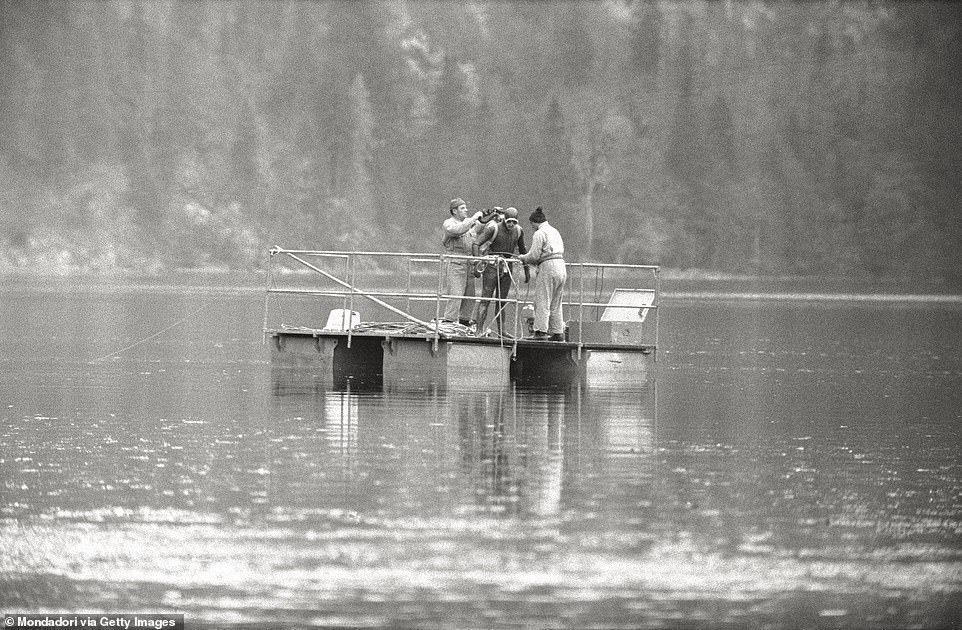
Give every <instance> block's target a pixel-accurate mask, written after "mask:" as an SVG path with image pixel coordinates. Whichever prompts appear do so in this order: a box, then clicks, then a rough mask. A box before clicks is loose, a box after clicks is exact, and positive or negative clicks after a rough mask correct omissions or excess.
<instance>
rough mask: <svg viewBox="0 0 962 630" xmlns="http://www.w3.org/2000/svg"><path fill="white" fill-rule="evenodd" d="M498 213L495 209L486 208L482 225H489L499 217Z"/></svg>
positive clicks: (482, 215) (483, 212)
mask: <svg viewBox="0 0 962 630" xmlns="http://www.w3.org/2000/svg"><path fill="white" fill-rule="evenodd" d="M497 214H498V213H497V211H496V210H494V208H485V209H484V210H483V211H482V213H481V223H487V222H488V221H490V220H491V219H493V218H494V217H495V216H497Z"/></svg>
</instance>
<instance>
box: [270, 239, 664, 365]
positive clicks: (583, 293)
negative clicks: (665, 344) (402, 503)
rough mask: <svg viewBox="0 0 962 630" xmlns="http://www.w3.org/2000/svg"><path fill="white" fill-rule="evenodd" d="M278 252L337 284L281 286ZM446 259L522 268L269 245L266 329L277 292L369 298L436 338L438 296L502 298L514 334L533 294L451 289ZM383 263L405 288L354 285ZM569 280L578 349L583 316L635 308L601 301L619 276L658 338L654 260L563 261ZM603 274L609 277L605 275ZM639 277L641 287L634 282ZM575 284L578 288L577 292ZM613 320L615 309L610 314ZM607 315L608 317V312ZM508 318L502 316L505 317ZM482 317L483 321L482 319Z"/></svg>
mask: <svg viewBox="0 0 962 630" xmlns="http://www.w3.org/2000/svg"><path fill="white" fill-rule="evenodd" d="M277 256H284V257H285V258H286V259H288V260H291V261H293V262H295V263H297V265H298V266H300V267H302V268H305V269H309V270H311V271H313V272H315V273H317V274H319V275H321V276H323V277H325V278H327V279H328V280H330V281H332V282H334V283H335V284H337V285H339V287H340V288H336V289H318V288H298V287H287V288H279V287H277V286H275V280H276V278H275V264H274V259H275V257H277ZM448 260H465V261H469V262H477V261H484V262H486V263H488V264H495V265H500V264H501V263H502V262H508V263H511V262H512V261H513V267H514V268H515V269H520V264H519V263H518V262H517V260H515V259H512V258H503V257H501V256H480V257H477V256H458V255H453V254H430V253H409V252H344V251H316V250H293V249H282V248H279V247H275V248H273V249H271V250H270V259H269V262H268V274H267V275H268V280H267V297H266V302H265V307H264V330H265V333H266V332H267V331H268V313H269V309H270V299H271V296H272V295H275V294H288V295H302V296H318V297H328V298H336V299H339V300H340V304H341V308H342V309H345V310H347V311H349V312H354V310H355V303H356V300H357V299H359V298H363V299H366V300H370V301H372V302H374V303H376V304H378V305H379V306H381V307H383V308H385V309H387V310H389V311H391V312H393V313H395V314H397V315H400V316H401V317H403V318H405V319H406V320H408V321H410V322H413V323H414V324H417V325H419V326H422V327H424V329H425V330H426V331H427V332H428V334H429V335H430V336H433V337H434V338H435V340H437V339H438V338H439V337H440V336H441V335H442V334H443V333H444V332H445V331H444V329H443V325H442V324H441V312H442V304H441V302H442V300H447V299H468V300H474V301H476V302H482V301H484V302H502V303H504V304H511V305H513V306H514V309H513V310H514V318H513V319H514V322H513V335H514V337H515V338H516V339H517V338H518V337H519V333H521V329H522V327H521V308H522V307H523V306H525V305H528V304H532V300H529V299H527V297H528V296H527V293H528V291H525V296H524V297H523V298H522V297H521V296H520V295H519V294H520V289H521V285H520V283H519V282H517V281H515V282H513V283H512V287H513V294H514V295H513V297H512V296H510V295H509V296H504V297H502V298H498V297H496V296H492V297H487V298H486V297H481V296H480V295H475V296H467V297H465V296H461V295H451V294H447V293H445V292H444V286H445V282H444V269H445V266H444V262H445V261H448ZM331 261H334V262H336V263H343V269H342V270H339V271H338V272H337V273H340V274H341V276H340V277H339V276H338V275H337V273H335V272H334V271H331V270H330V269H326V268H324V267H323V266H322V265H325V264H326V263H329V262H331ZM385 264H387V265H389V266H392V267H394V268H395V270H396V271H404V272H405V273H406V276H407V280H406V282H405V283H404V288H403V290H394V291H385V290H370V289H361V288H359V286H358V276H359V274H363V273H364V272H365V270H371V269H383V268H384V266H385ZM566 266H567V270H568V281H567V283H566V286H565V298H566V299H565V301H564V306H565V308H566V309H567V311H566V312H567V313H568V314H569V318H570V317H571V315H572V314H574V313H575V312H577V321H576V322H572V323H576V324H577V325H578V326H579V329H578V337H577V338H578V340H579V341H578V344H579V351H580V346H581V345H582V343H581V340H582V339H583V337H582V335H581V329H580V327H581V325H582V324H583V323H584V322H586V321H587V322H597V321H601V320H603V319H605V317H604V312H605V310H606V309H607V311H608V312H609V313H611V312H612V309H614V312H617V311H618V309H622V310H628V309H632V308H638V307H636V305H634V304H632V303H631V302H632V301H631V300H629V301H628V302H629V303H628V304H613V303H612V301H611V300H607V301H602V300H603V296H606V295H614V294H613V291H614V290H615V288H614V287H615V285H613V284H611V283H612V282H620V283H622V284H627V285H629V286H628V287H619V288H618V289H617V290H618V291H621V292H629V293H643V294H645V295H646V296H647V297H646V298H645V299H644V300H643V305H642V306H641V307H640V308H638V313H639V317H640V319H638V320H637V321H641V322H643V321H644V320H645V316H646V315H647V312H648V311H649V310H652V309H653V310H654V314H655V326H654V343H653V345H655V346H657V343H658V301H659V293H660V290H661V288H660V279H659V275H658V274H659V268H658V267H657V266H654V265H623V264H601V263H567V265H566ZM429 273H434V274H435V275H436V278H435V280H436V281H435V283H434V285H435V289H434V291H430V290H427V289H425V288H423V287H417V286H415V284H414V282H413V280H414V278H415V277H416V276H417V275H419V274H424V275H427V274H429ZM606 275H607V278H606ZM639 283H642V284H644V285H645V286H644V287H641V288H639V287H637V286H634V285H637V284H639ZM575 289H576V292H575ZM388 300H403V301H404V302H405V303H406V308H400V307H398V306H395V305H393V304H391V303H390V302H389V301H388ZM417 303H425V304H431V303H433V306H434V309H433V311H434V313H433V318H432V319H431V320H430V321H427V320H425V319H421V318H419V317H417V316H415V315H414V314H413V311H414V306H415V305H416V304H417ZM614 318H615V319H616V320H617V315H615V316H614ZM609 319H612V318H611V317H609ZM507 320H508V318H505V321H507ZM482 323H483V322H482ZM346 332H347V334H348V343H350V336H351V334H352V333H351V327H350V326H348V327H347V331H346Z"/></svg>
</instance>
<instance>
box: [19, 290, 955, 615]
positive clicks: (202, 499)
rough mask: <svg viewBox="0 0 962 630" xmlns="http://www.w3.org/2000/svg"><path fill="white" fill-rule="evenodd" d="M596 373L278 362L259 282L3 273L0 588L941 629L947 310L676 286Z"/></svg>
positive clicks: (31, 603) (949, 474)
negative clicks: (617, 375) (445, 378)
mask: <svg viewBox="0 0 962 630" xmlns="http://www.w3.org/2000/svg"><path fill="white" fill-rule="evenodd" d="M664 289H665V290H666V299H665V300H664V302H663V306H662V309H661V310H660V312H659V316H660V324H661V335H660V342H659V351H658V362H657V367H656V369H655V370H653V371H652V373H651V374H650V375H649V377H648V378H646V379H643V380H641V381H639V382H637V383H635V384H632V385H629V386H621V387H617V388H610V389H607V388H604V387H587V386H586V385H578V384H573V385H571V386H566V387H543V388H538V387H527V386H524V387H522V386H520V385H513V386H511V387H508V388H505V389H499V390H480V389H479V390H472V391H447V390H445V389H421V390H414V391H407V392H397V391H390V392H388V391H386V390H384V389H383V388H378V387H371V386H368V385H366V384H364V383H357V384H351V383H348V385H347V386H344V387H338V388H329V389H325V388H316V387H304V388H297V387H294V388H290V387H277V384H276V383H275V382H273V379H272V375H271V369H270V364H269V353H268V349H267V346H265V345H264V344H263V335H262V327H263V322H264V310H263V309H264V295H263V291H262V290H261V289H260V288H259V287H258V286H257V283H256V282H252V281H250V280H243V279H242V280H238V281H235V280H234V279H231V278H226V277H214V278H213V279H212V278H207V279H205V280H198V279H197V278H194V277H189V276H186V277H177V278H171V279H166V280H164V281H162V282H161V281H157V280H142V281H131V280H112V281H111V280H94V279H84V278H80V279H77V278H73V279H49V278H44V279H36V278H26V277H25V278H16V277H14V278H5V279H4V280H3V282H2V284H0V325H2V330H3V333H2V336H0V609H2V610H4V611H7V612H81V611H82V612H93V611H104V612H118V613H122V612H152V613H160V612H171V613H184V614H185V615H186V620H187V624H188V627H250V628H253V627H278V628H280V627H284V628H288V627H352V628H354V627H394V628H517V627H526V628H645V627H653V628H661V627H674V628H783V627H784V628H910V627H914V628H953V627H955V628H957V627H960V623H962V622H960V619H962V465H960V456H959V452H960V446H962V305H960V303H959V302H958V301H954V300H949V301H939V300H935V301H932V300H928V299H924V298H923V299H876V298H869V299H860V298H859V297H858V292H857V291H851V292H849V293H845V294H844V296H845V297H844V298H842V299H829V298H831V296H826V298H825V299H821V298H819V297H818V296H812V295H811V294H806V298H805V299H781V298H780V299H759V298H758V297H757V296H756V297H754V298H752V297H747V298H746V297H744V296H740V297H731V296H729V297H728V298H725V297H724V296H713V295H712V293H711V291H710V290H708V291H699V292H688V293H683V292H678V293H677V294H676V295H675V297H674V298H673V297H672V287H671V286H670V283H666V286H664Z"/></svg>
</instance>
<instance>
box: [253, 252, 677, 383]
mask: <svg viewBox="0 0 962 630" xmlns="http://www.w3.org/2000/svg"><path fill="white" fill-rule="evenodd" d="M278 254H286V255H287V257H289V258H291V259H292V260H294V261H295V262H298V263H300V264H302V265H304V266H306V267H307V268H308V269H310V270H311V271H314V272H317V273H318V274H319V275H320V276H321V280H327V281H329V282H333V283H334V284H336V285H338V286H337V287H335V288H334V289H333V290H332V289H329V288H323V287H311V288H304V287H287V288H279V287H277V286H276V282H275V280H273V279H272V280H271V281H270V285H269V287H268V303H267V306H265V328H264V333H265V340H266V341H267V342H268V344H269V346H270V356H271V367H272V374H273V377H274V382H275V384H278V385H279V386H281V387H283V386H285V384H289V385H294V384H299V385H303V384H305V383H311V384H313V386H316V387H319V388H326V387H332V388H343V387H346V386H349V385H351V384H353V386H355V387H357V386H362V387H366V388H375V389H380V388H384V389H385V390H389V391H390V390H417V389H426V388H437V389H454V390H459V389H460V390H467V389H477V388H500V387H503V386H505V385H508V384H509V383H510V382H512V381H515V382H521V383H525V384H556V383H571V382H575V381H580V382H585V383H587V384H588V385H589V386H596V387H619V386H628V385H632V384H637V383H641V382H645V381H646V380H648V379H649V378H651V376H652V372H653V370H654V363H655V361H656V359H657V296H658V286H657V267H650V266H633V265H590V264H587V263H585V264H581V263H575V264H571V263H569V265H568V266H569V283H572V277H574V279H575V280H574V282H576V283H577V282H579V281H578V275H579V272H580V275H581V280H580V283H579V284H580V285H582V286H583V285H584V284H585V279H584V273H585V270H586V269H596V270H597V269H601V270H603V271H609V276H610V275H612V274H611V272H610V270H612V269H614V270H618V271H621V272H624V271H625V270H628V271H629V272H631V271H638V270H642V271H643V272H645V274H652V272H654V273H653V276H654V279H655V282H654V288H614V289H606V288H605V286H604V285H605V282H604V281H603V280H602V281H600V282H599V281H598V279H597V278H595V279H594V281H593V282H592V283H591V286H592V287H593V292H586V291H585V290H583V288H581V286H579V287H578V288H579V290H575V287H573V286H572V287H569V292H568V295H571V294H572V293H574V294H576V296H577V298H578V299H575V300H570V299H569V300H568V301H566V302H565V305H564V308H565V309H566V313H573V314H576V315H577V316H578V317H579V319H575V320H569V321H568V322H567V333H566V339H567V340H566V341H544V340H534V339H526V338H524V337H523V336H522V334H520V333H521V331H522V330H526V329H529V328H530V325H531V324H530V321H524V320H523V318H522V314H523V313H525V312H526V309H525V306H528V305H530V302H526V301H525V300H522V299H520V298H518V297H514V298H510V299H509V300H508V302H509V306H510V309H511V311H510V315H513V317H511V316H509V317H506V320H507V323H506V327H508V324H509V323H510V324H513V325H512V326H511V329H512V330H514V331H516V332H518V333H519V334H516V335H512V336H511V337H506V338H502V337H496V336H495V337H492V336H478V335H476V334H475V333H474V331H473V330H469V329H466V328H465V327H461V326H457V325H453V326H452V325H448V326H447V327H445V326H444V325H443V324H439V325H435V324H434V323H433V322H434V321H437V320H436V319H431V320H429V321H425V319H427V317H428V316H430V315H431V311H433V312H434V316H435V317H436V316H437V314H438V313H440V312H441V310H442V307H443V301H444V300H446V299H448V296H445V295H443V294H442V293H441V292H440V289H437V291H435V292H433V293H432V292H429V291H426V290H416V289H412V288H411V287H412V286H413V285H414V283H413V282H412V278H411V272H410V269H411V261H415V262H420V263H422V264H429V265H436V267H435V268H436V270H437V273H440V272H441V269H443V265H442V264H441V263H442V261H443V258H445V256H443V255H433V254H386V253H370V252H369V253H357V252H350V253H347V252H306V251H289V250H280V249H274V250H272V254H271V255H272V257H273V256H275V255H278ZM361 256H391V257H399V256H403V257H407V267H408V269H409V272H408V279H407V282H406V287H405V289H404V290H402V291H396V290H394V291H373V290H362V289H360V288H359V287H358V272H357V268H358V265H359V261H358V260H357V258H358V257H361ZM311 257H313V258H311ZM314 259H320V260H335V261H338V262H339V263H340V264H344V265H345V269H344V270H342V272H341V274H340V276H338V275H336V274H335V272H334V271H332V270H328V269H324V268H323V267H321V266H320V264H319V263H317V262H315V260H314ZM367 267H370V265H369V264H368V265H367ZM633 279H634V278H633V276H632V275H631V274H629V275H628V277H625V276H624V273H622V275H621V276H619V277H617V281H618V282H626V281H627V282H628V283H629V284H630V283H631V281H632V280H633ZM422 283H423V284H425V285H428V286H432V287H434V286H437V287H441V286H443V283H441V282H438V281H437V279H436V276H435V277H430V276H428V281H427V282H423V281H422ZM599 291H600V292H605V293H606V294H607V295H606V298H607V299H606V300H605V301H604V302H601V301H599V298H598V297H597V295H598V293H599ZM277 294H282V295H286V296H296V297H297V298H299V299H301V300H310V301H316V302H317V307H316V308H311V309H310V310H311V312H313V313H315V314H318V311H319V310H322V309H323V306H321V305H322V304H326V305H333V306H337V305H340V306H343V307H347V308H333V309H331V310H330V311H329V316H328V321H327V325H326V326H325V327H323V328H313V327H310V326H304V325H291V324H284V325H282V326H279V327H270V326H269V325H268V322H269V319H270V298H271V297H272V296H276V295H277ZM332 298H335V301H333V302H332V301H331V299H332ZM362 299H364V300H369V301H371V302H373V303H374V307H375V309H376V310H379V311H380V312H384V311H387V312H389V313H393V314H395V315H398V314H400V315H402V316H403V317H405V318H406V319H407V320H409V321H410V322H413V323H410V324H407V325H404V324H390V323H389V324H384V325H382V326H381V329H379V326H378V324H376V323H364V322H361V318H360V314H359V312H357V311H355V310H354V304H355V301H360V300H362ZM468 299H477V300H483V298H468ZM325 300H326V301H325ZM389 300H394V302H395V303H398V302H404V304H405V306H407V307H409V308H410V307H411V305H412V304H413V305H414V306H418V305H420V306H421V312H416V314H412V312H411V311H412V310H415V309H410V310H407V309H404V308H401V307H399V306H396V305H394V304H392V303H390V302H389ZM425 310H427V313H426V314H425V313H423V311H425ZM491 310H492V312H493V309H491ZM649 311H654V312H655V313H656V316H655V317H654V318H649V317H648V315H649ZM590 313H595V314H596V316H597V319H587V317H586V315H588V314H590ZM419 316H420V317H425V319H419ZM312 317H316V315H314V316H312ZM652 320H654V321H652Z"/></svg>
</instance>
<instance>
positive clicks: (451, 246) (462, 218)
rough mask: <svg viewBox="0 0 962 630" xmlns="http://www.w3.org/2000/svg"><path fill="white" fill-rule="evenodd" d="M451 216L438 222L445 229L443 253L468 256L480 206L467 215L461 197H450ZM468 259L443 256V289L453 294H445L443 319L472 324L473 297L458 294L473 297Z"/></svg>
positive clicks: (472, 279)
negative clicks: (446, 296)
mask: <svg viewBox="0 0 962 630" xmlns="http://www.w3.org/2000/svg"><path fill="white" fill-rule="evenodd" d="M450 212H451V216H449V217H448V218H447V219H445V220H444V223H442V224H441V230H442V232H443V233H444V236H443V238H442V244H443V245H444V252H445V253H446V254H457V255H458V256H470V255H471V245H473V244H474V236H475V232H474V230H472V228H474V227H475V226H476V225H477V224H478V220H479V219H480V218H481V216H482V213H481V211H480V210H479V211H478V212H475V213H474V214H473V215H471V216H468V206H467V204H465V203H464V200H463V199H461V198H460V197H457V198H455V199H452V200H451V204H450ZM469 268H470V263H469V261H468V260H466V259H446V260H445V261H444V278H445V281H444V286H445V288H444V293H445V294H446V295H453V296H456V297H453V298H448V303H447V304H446V305H445V307H444V315H442V319H444V320H447V321H449V322H458V323H460V324H463V325H465V326H470V325H471V323H472V322H471V311H472V310H474V300H462V299H461V296H467V297H471V298H473V297H474V296H475V290H474V284H475V282H474V275H473V274H472V273H470V272H469Z"/></svg>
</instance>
